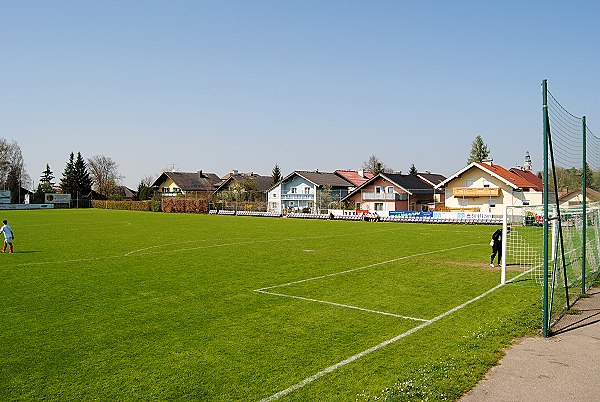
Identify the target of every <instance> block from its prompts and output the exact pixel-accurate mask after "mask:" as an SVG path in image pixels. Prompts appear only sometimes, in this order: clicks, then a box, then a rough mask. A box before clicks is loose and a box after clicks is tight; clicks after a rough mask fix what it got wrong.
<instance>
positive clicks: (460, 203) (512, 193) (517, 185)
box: [437, 161, 544, 216]
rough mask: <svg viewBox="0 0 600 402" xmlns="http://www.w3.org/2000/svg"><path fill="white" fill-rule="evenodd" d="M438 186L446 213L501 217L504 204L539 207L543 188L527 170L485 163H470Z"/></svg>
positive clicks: (539, 181)
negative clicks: (442, 194) (464, 212)
mask: <svg viewBox="0 0 600 402" xmlns="http://www.w3.org/2000/svg"><path fill="white" fill-rule="evenodd" d="M437 187H438V188H442V187H443V188H444V189H445V197H444V198H445V208H446V210H449V211H458V212H460V211H468V212H482V213H491V214H492V215H496V216H501V215H503V214H504V206H505V205H540V204H541V203H542V195H543V194H542V192H543V187H544V185H543V182H542V180H541V179H540V178H539V177H537V176H536V175H535V174H534V173H533V172H532V171H531V169H530V168H511V169H510V170H508V169H505V168H503V167H502V166H500V165H496V164H494V163H493V162H492V161H484V162H473V163H471V164H470V165H468V166H466V167H465V168H463V169H461V170H459V171H458V172H456V173H455V174H453V175H452V176H450V177H449V178H447V179H446V180H445V181H443V182H442V183H440V184H439V185H438V186H437Z"/></svg>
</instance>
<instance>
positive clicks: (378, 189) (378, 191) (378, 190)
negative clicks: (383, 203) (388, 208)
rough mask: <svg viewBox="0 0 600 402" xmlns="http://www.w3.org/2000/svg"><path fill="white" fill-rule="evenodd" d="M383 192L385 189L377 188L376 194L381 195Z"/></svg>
mask: <svg viewBox="0 0 600 402" xmlns="http://www.w3.org/2000/svg"><path fill="white" fill-rule="evenodd" d="M382 192H383V187H379V186H375V193H376V194H379V193H382Z"/></svg>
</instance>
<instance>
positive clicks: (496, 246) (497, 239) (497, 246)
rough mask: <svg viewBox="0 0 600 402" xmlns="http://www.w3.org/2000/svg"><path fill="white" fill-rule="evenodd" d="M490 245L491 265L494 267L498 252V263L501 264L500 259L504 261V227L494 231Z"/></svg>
mask: <svg viewBox="0 0 600 402" xmlns="http://www.w3.org/2000/svg"><path fill="white" fill-rule="evenodd" d="M490 246H492V255H491V256H490V267H492V268H494V257H496V254H498V265H500V261H502V229H498V230H496V231H495V232H494V234H493V235H492V241H491V242H490Z"/></svg>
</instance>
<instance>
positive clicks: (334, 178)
mask: <svg viewBox="0 0 600 402" xmlns="http://www.w3.org/2000/svg"><path fill="white" fill-rule="evenodd" d="M294 174H296V175H298V176H301V177H304V178H305V179H306V180H308V181H310V182H312V183H314V184H316V185H317V186H319V187H323V186H331V187H345V188H348V187H354V184H352V183H351V182H349V181H348V180H346V179H344V178H342V177H340V176H338V175H336V174H335V173H328V172H318V171H315V172H306V171H299V170H297V171H295V172H293V173H291V174H290V175H289V176H288V177H286V178H285V179H284V180H283V181H287V179H288V178H290V177H292V175H294Z"/></svg>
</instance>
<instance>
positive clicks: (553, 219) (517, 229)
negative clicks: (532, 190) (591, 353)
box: [502, 203, 600, 326]
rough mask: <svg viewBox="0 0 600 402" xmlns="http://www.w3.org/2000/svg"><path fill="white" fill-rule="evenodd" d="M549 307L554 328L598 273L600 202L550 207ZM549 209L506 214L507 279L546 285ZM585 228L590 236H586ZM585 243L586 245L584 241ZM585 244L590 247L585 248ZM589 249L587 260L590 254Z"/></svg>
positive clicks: (504, 277) (504, 275)
mask: <svg viewBox="0 0 600 402" xmlns="http://www.w3.org/2000/svg"><path fill="white" fill-rule="evenodd" d="M548 215H549V218H548V237H547V250H548V256H547V258H548V271H547V272H548V277H547V283H548V284H549V290H548V292H549V295H548V310H549V326H552V325H553V324H554V323H556V321H557V320H558V319H559V318H560V317H561V316H562V315H563V314H564V313H565V311H566V310H567V309H568V308H570V307H571V306H572V304H573V303H574V301H575V300H577V298H578V297H579V296H580V295H581V293H584V289H583V286H586V285H585V284H586V283H587V284H588V286H589V285H591V284H592V283H593V281H594V280H595V279H596V278H597V277H598V274H599V270H600V204H598V203H593V204H591V203H589V204H587V208H586V212H585V216H586V218H587V220H586V221H585V225H584V215H583V208H582V207H581V206H572V207H568V206H567V207H563V208H560V209H559V208H557V207H556V205H550V206H549V209H548ZM543 226H544V207H543V206H542V205H534V206H529V205H528V206H507V207H506V211H505V214H504V222H503V229H504V237H503V238H504V239H505V241H504V242H503V248H504V250H503V255H504V257H503V261H502V282H503V283H506V282H510V281H516V280H519V281H528V282H529V283H532V284H535V285H539V286H544V285H545V280H544V279H545V275H544V227H543ZM584 230H585V236H584ZM584 241H585V243H584ZM584 244H585V247H584ZM584 253H585V258H584Z"/></svg>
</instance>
